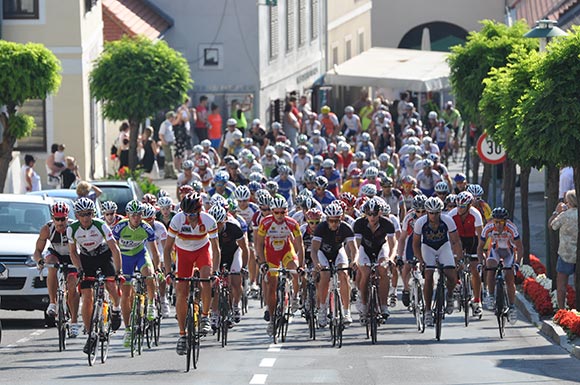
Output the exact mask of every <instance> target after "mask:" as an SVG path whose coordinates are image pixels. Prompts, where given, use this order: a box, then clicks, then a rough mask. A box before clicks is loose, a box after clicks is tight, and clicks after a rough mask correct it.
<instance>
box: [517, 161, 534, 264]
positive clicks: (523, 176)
mask: <svg viewBox="0 0 580 385" xmlns="http://www.w3.org/2000/svg"><path fill="white" fill-rule="evenodd" d="M520 168H521V169H520V198H521V206H522V228H521V234H522V243H523V244H524V264H525V265H529V264H530V211H529V207H528V201H529V199H528V198H529V193H530V172H531V171H532V169H531V167H522V166H520Z"/></svg>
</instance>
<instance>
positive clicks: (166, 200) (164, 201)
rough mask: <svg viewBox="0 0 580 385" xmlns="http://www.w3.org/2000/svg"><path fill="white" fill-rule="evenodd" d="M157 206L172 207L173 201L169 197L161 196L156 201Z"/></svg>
mask: <svg viewBox="0 0 580 385" xmlns="http://www.w3.org/2000/svg"><path fill="white" fill-rule="evenodd" d="M157 206H159V207H172V206H173V201H172V200H171V198H170V197H161V198H159V200H158V201H157Z"/></svg>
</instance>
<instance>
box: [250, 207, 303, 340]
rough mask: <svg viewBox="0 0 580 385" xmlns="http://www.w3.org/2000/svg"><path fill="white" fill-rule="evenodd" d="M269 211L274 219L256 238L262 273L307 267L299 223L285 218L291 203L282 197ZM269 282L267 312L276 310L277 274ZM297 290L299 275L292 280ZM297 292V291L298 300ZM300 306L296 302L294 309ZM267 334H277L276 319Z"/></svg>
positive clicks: (263, 224) (262, 225) (269, 219)
mask: <svg viewBox="0 0 580 385" xmlns="http://www.w3.org/2000/svg"><path fill="white" fill-rule="evenodd" d="M270 208H271V209H272V215H269V216H267V217H266V218H264V219H263V220H262V221H261V222H260V224H259V226H258V231H257V233H256V236H255V242H256V257H257V260H258V263H259V264H260V265H261V268H262V269H264V270H265V269H268V268H278V267H280V264H282V265H283V266H284V267H285V268H287V269H298V267H299V266H303V264H304V245H303V243H302V234H301V233H300V226H299V225H298V222H296V221H295V220H294V219H292V218H290V217H288V216H287V215H286V213H287V211H288V203H287V202H286V200H285V199H284V198H282V197H277V198H274V199H272V202H271V205H270ZM268 274H269V276H270V279H268V280H267V282H266V291H265V298H266V301H265V302H266V304H267V305H268V309H270V310H271V309H275V307H276V284H277V282H276V280H275V279H272V278H273V277H274V276H276V274H272V273H268ZM292 280H293V282H294V287H295V288H298V287H299V286H298V275H296V274H294V275H293V277H292ZM297 293H298V289H296V290H295V292H294V295H295V296H296V295H297ZM297 306H298V300H297V299H294V300H293V303H292V307H293V308H295V307H297ZM270 318H271V320H270V322H268V327H267V332H268V335H271V334H272V332H273V330H274V324H273V322H274V317H270Z"/></svg>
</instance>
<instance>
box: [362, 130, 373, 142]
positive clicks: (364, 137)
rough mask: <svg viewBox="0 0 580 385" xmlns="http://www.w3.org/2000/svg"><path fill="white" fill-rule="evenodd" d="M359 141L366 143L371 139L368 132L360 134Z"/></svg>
mask: <svg viewBox="0 0 580 385" xmlns="http://www.w3.org/2000/svg"><path fill="white" fill-rule="evenodd" d="M360 139H361V140H362V141H363V142H368V141H369V140H370V139H371V136H370V135H369V133H368V132H363V133H362V134H361V136H360Z"/></svg>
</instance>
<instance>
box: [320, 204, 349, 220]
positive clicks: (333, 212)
mask: <svg viewBox="0 0 580 385" xmlns="http://www.w3.org/2000/svg"><path fill="white" fill-rule="evenodd" d="M324 213H325V214H326V216H327V217H342V214H344V212H343V211H342V207H341V206H340V205H339V204H334V203H331V204H329V205H328V206H326V209H325V210H324Z"/></svg>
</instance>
